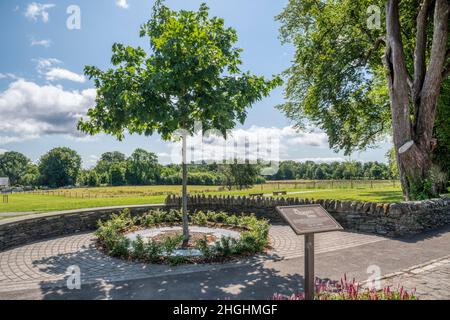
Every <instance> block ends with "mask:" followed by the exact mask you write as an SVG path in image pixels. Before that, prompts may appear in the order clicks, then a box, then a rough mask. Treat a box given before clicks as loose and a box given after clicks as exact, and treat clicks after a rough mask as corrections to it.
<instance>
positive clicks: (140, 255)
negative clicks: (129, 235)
mask: <svg viewBox="0 0 450 320" xmlns="http://www.w3.org/2000/svg"><path fill="white" fill-rule="evenodd" d="M131 246H132V252H131V255H132V257H133V258H135V259H138V260H142V259H144V258H145V243H144V240H142V237H141V236H139V235H138V236H137V238H136V240H135V241H132V242H131Z"/></svg>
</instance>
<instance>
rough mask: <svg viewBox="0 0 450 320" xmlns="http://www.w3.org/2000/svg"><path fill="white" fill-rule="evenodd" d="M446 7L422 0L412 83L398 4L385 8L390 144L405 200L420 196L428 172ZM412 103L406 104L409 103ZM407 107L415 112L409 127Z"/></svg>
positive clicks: (390, 1)
mask: <svg viewBox="0 0 450 320" xmlns="http://www.w3.org/2000/svg"><path fill="white" fill-rule="evenodd" d="M433 2H436V4H435V14H434V31H433V43H432V50H431V54H430V62H429V65H428V68H427V67H426V62H425V56H426V54H425V53H426V42H427V39H426V26H427V21H428V13H429V10H430V8H431V7H432V6H431V5H432V3H433ZM448 15H449V3H448V1H447V0H435V1H433V0H424V2H423V4H422V8H421V10H420V12H419V15H418V17H417V34H416V49H415V52H414V69H415V70H414V81H412V80H411V79H410V77H409V75H408V71H407V68H406V62H405V54H404V50H403V43H402V38H401V27H400V17H399V1H398V0H388V2H387V5H386V31H387V37H386V53H385V59H384V63H385V66H386V69H387V71H388V84H389V95H390V102H391V113H392V129H393V140H394V146H395V150H396V154H397V162H398V169H399V174H400V180H401V183H402V187H403V194H404V198H405V200H410V199H411V197H412V193H413V192H414V191H417V190H422V188H423V187H424V181H425V180H426V178H427V176H428V175H429V172H430V169H431V166H432V152H433V149H434V147H435V145H436V142H435V140H434V139H433V128H434V122H435V115H436V106H437V101H438V97H439V91H440V87H441V82H442V71H443V69H444V62H445V58H446V51H447V49H446V47H447V39H448ZM410 98H411V99H410ZM410 106H412V107H414V122H413V123H412V120H411V112H410Z"/></svg>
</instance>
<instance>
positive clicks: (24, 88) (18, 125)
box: [0, 80, 96, 144]
mask: <svg viewBox="0 0 450 320" xmlns="http://www.w3.org/2000/svg"><path fill="white" fill-rule="evenodd" d="M95 95H96V92H95V89H87V90H83V91H77V90H74V91H66V90H64V89H63V87H62V86H53V85H44V86H39V85H38V84H36V83H33V82H28V81H25V80H17V81H15V82H13V83H11V84H10V85H9V87H8V88H7V89H6V90H5V91H3V92H0V114H1V115H2V117H1V120H0V132H2V133H3V135H2V136H0V144H6V143H11V142H17V141H23V140H29V139H35V138H38V137H40V136H42V135H46V134H63V135H69V136H73V137H80V136H81V135H80V133H79V132H78V131H77V129H76V124H77V122H78V119H79V118H80V117H81V116H83V115H85V114H86V112H87V110H88V109H89V108H90V107H92V106H93V105H94V100H95Z"/></svg>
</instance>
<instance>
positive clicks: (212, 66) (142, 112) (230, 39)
mask: <svg viewBox="0 0 450 320" xmlns="http://www.w3.org/2000/svg"><path fill="white" fill-rule="evenodd" d="M140 36H141V37H144V36H148V37H149V44H150V53H149V54H147V53H146V51H145V50H144V49H142V48H140V47H138V48H134V47H130V46H124V45H122V44H114V45H113V55H112V58H111V61H112V64H113V65H114V68H112V69H108V70H107V71H102V70H100V69H99V68H96V67H86V69H85V73H86V75H87V76H89V78H90V79H93V80H94V83H95V86H96V88H97V98H96V105H95V107H94V108H91V109H90V110H89V111H88V116H89V119H88V120H87V121H83V120H81V121H80V123H79V129H81V130H82V131H84V132H86V133H89V134H92V135H93V134H97V133H99V132H101V131H103V132H106V133H108V134H112V135H114V136H116V137H117V138H118V139H119V140H121V139H123V138H124V133H125V130H127V131H128V132H129V133H138V134H144V135H147V136H149V135H152V134H154V133H159V134H160V135H161V137H162V138H163V139H165V140H171V139H173V138H174V137H177V136H178V137H179V136H182V140H183V164H182V165H183V188H182V190H183V234H184V238H185V241H184V244H187V241H188V240H189V230H188V216H187V184H186V181H187V169H186V157H185V155H186V148H187V146H186V137H187V135H189V134H193V133H194V129H195V126H194V124H195V122H196V121H199V122H201V124H202V126H203V129H204V130H208V129H217V130H219V131H220V132H222V134H223V135H226V132H227V130H229V129H231V128H233V127H234V126H235V125H236V122H237V121H239V122H241V123H243V122H244V120H245V118H246V114H247V112H246V109H247V107H249V106H250V105H252V104H253V103H254V102H256V101H258V100H260V99H261V98H263V97H264V96H267V95H268V94H269V92H270V90H271V89H272V88H273V87H275V86H276V85H278V84H280V81H281V80H280V79H278V78H276V79H274V80H270V81H266V80H265V79H264V78H263V77H257V76H254V75H251V74H250V73H248V72H242V71H241V70H240V69H239V67H240V64H241V58H240V54H241V51H242V50H241V49H238V48H236V47H235V46H234V44H235V43H236V41H237V35H236V32H235V30H233V29H231V28H226V27H225V25H224V21H223V19H220V18H216V17H214V18H210V17H209V14H208V7H207V6H206V5H205V4H202V5H201V6H200V9H199V11H186V10H181V11H179V12H176V11H172V10H170V9H169V8H168V7H166V6H164V5H163V4H162V2H161V1H156V4H155V6H154V9H153V13H152V16H151V18H150V20H149V21H148V22H147V23H145V24H144V25H142V27H141V31H140Z"/></svg>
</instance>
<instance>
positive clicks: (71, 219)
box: [0, 204, 167, 251]
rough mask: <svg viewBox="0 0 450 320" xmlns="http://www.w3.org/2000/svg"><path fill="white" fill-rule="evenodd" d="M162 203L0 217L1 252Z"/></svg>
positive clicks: (145, 209)
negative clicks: (125, 211) (125, 212)
mask: <svg viewBox="0 0 450 320" xmlns="http://www.w3.org/2000/svg"><path fill="white" fill-rule="evenodd" d="M166 208H167V206H166V205H164V204H156V205H155V204H152V205H136V206H117V207H102V208H90V209H80V210H69V211H59V212H50V213H43V214H36V215H33V216H23V217H17V218H13V219H6V220H0V251H2V250H6V249H9V248H12V247H15V246H19V245H23V244H26V243H30V242H34V241H38V240H43V239H47V238H52V237H57V236H62V235H68V234H73V233H78V232H84V231H92V230H94V229H95V228H96V226H97V222H98V221H99V220H106V219H108V218H109V217H110V216H111V215H112V214H114V213H119V212H120V211H122V210H124V209H129V210H130V213H131V214H132V215H139V214H142V213H145V212H147V211H149V210H156V209H166Z"/></svg>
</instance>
